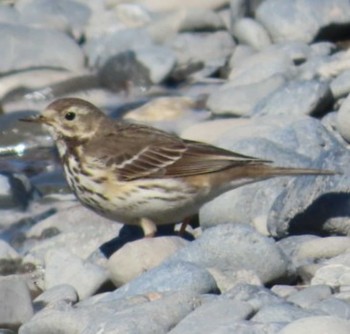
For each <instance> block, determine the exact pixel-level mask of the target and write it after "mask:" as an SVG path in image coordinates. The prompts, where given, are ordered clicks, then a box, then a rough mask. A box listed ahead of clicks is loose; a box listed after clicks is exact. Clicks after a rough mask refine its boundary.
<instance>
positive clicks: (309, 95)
mask: <svg viewBox="0 0 350 334" xmlns="http://www.w3.org/2000/svg"><path fill="white" fill-rule="evenodd" d="M331 103H332V96H331V92H330V89H329V86H328V84H326V83H324V82H320V81H316V80H310V81H291V82H289V83H287V84H286V85H284V86H282V87H281V88H279V89H277V90H276V91H275V92H274V93H272V94H271V95H269V96H267V97H266V98H265V99H263V100H262V101H261V102H260V103H259V104H258V105H257V106H256V108H255V110H254V111H253V115H254V116H261V115H318V114H323V113H325V112H326V111H328V107H329V106H330V105H331Z"/></svg>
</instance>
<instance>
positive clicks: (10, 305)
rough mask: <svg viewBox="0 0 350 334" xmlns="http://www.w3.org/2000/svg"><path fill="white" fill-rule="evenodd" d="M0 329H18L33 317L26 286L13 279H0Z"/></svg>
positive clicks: (20, 281) (21, 281) (22, 282)
mask: <svg viewBox="0 0 350 334" xmlns="http://www.w3.org/2000/svg"><path fill="white" fill-rule="evenodd" d="M0 300H1V304H0V328H1V327H3V328H18V327H19V326H20V325H21V324H23V323H25V322H27V321H28V320H29V319H30V318H31V317H32V316H33V306H32V302H31V298H30V292H29V289H28V286H27V285H26V283H25V282H24V281H23V280H20V279H17V278H14V277H11V276H9V277H1V279H0Z"/></svg>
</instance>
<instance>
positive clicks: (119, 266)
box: [108, 237, 188, 286]
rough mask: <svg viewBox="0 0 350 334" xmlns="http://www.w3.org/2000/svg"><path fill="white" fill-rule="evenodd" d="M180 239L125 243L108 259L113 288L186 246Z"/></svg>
mask: <svg viewBox="0 0 350 334" xmlns="http://www.w3.org/2000/svg"><path fill="white" fill-rule="evenodd" d="M187 243H188V241H186V240H184V239H182V238H180V237H157V238H144V239H141V240H137V241H134V242H129V243H127V244H126V245H125V246H124V247H122V248H121V249H119V250H118V251H117V252H115V253H114V254H113V255H112V256H111V257H110V258H109V259H108V269H109V273H110V275H111V277H110V278H111V280H112V281H113V283H114V284H115V286H121V285H123V284H125V283H127V282H129V281H131V280H132V279H133V278H135V277H137V276H139V275H141V274H142V273H143V272H146V271H148V270H150V269H152V268H154V267H156V266H158V265H159V264H160V263H162V262H163V261H164V260H165V259H167V258H168V257H169V256H171V255H172V254H173V253H175V252H176V251H177V250H179V249H181V248H183V247H185V246H186V244H187Z"/></svg>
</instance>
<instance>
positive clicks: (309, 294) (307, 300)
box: [287, 285, 332, 309]
mask: <svg viewBox="0 0 350 334" xmlns="http://www.w3.org/2000/svg"><path fill="white" fill-rule="evenodd" d="M331 294H332V290H331V288H330V287H329V286H328V285H314V286H311V287H307V288H305V289H303V290H300V291H298V292H295V293H293V294H291V295H290V296H289V297H288V298H287V300H288V301H289V302H291V303H293V304H295V305H298V306H300V307H302V308H306V309H307V308H310V306H312V305H313V304H314V303H317V302H319V301H320V300H323V299H326V298H328V297H330V296H331Z"/></svg>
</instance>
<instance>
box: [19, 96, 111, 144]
mask: <svg viewBox="0 0 350 334" xmlns="http://www.w3.org/2000/svg"><path fill="white" fill-rule="evenodd" d="M104 118H105V115H104V114H103V112H102V111H101V110H99V109H98V108H97V107H95V106H94V105H93V104H91V103H89V102H87V101H85V100H82V99H78V98H62V99H58V100H56V101H54V102H52V103H51V104H49V105H48V106H47V107H46V108H45V110H44V111H43V112H42V113H41V115H39V116H37V117H32V118H26V119H21V120H22V121H26V122H34V123H39V124H44V125H46V126H48V127H49V130H50V132H51V133H52V134H53V135H54V136H55V137H56V138H79V139H83V138H87V137H89V136H91V135H92V134H93V133H94V132H95V131H96V129H97V128H98V126H99V125H100V122H101V120H103V119H104Z"/></svg>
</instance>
